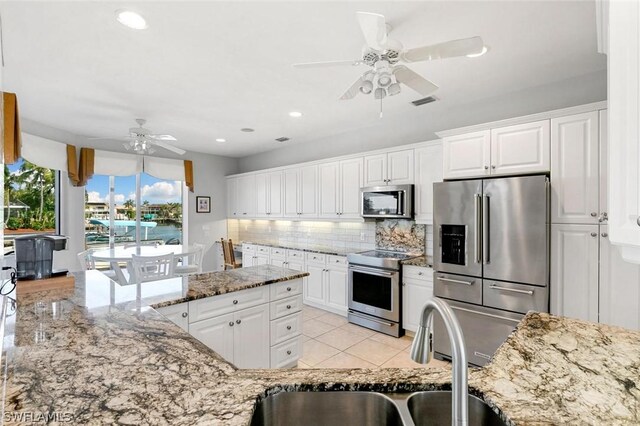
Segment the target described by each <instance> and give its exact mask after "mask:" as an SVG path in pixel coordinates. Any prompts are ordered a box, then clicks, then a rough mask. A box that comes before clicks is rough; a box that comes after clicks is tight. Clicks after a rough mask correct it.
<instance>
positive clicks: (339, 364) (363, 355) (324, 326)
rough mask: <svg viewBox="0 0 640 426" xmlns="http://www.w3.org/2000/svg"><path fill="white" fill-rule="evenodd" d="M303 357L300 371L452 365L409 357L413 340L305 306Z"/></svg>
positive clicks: (303, 311)
mask: <svg viewBox="0 0 640 426" xmlns="http://www.w3.org/2000/svg"><path fill="white" fill-rule="evenodd" d="M302 316H303V326H302V333H303V335H304V336H303V354H302V358H300V360H299V361H298V368H376V367H381V368H385V367H390V368H391V367H392V368H414V367H419V368H432V367H443V366H448V365H449V363H447V362H444V361H438V360H433V361H432V362H430V363H429V364H428V365H422V364H418V363H416V362H413V361H412V360H411V358H410V357H409V350H410V349H411V340H412V339H411V337H409V336H403V337H400V338H395V337H391V336H387V335H386V334H382V333H378V332H375V331H373V330H369V329H368V328H364V327H360V326H357V325H354V324H349V323H348V322H347V319H346V318H345V317H342V316H340V315H336V314H333V313H331V312H327V311H323V310H321V309H316V308H312V307H310V306H304V308H303V310H302Z"/></svg>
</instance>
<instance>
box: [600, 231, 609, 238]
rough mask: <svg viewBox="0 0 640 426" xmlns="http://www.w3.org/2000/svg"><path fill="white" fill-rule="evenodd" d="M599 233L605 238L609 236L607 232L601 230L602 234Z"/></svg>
mask: <svg viewBox="0 0 640 426" xmlns="http://www.w3.org/2000/svg"><path fill="white" fill-rule="evenodd" d="M600 235H602V237H603V238H607V237H608V236H609V234H607V233H606V232H603V233H602V234H600Z"/></svg>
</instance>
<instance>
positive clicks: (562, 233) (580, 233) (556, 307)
mask: <svg viewBox="0 0 640 426" xmlns="http://www.w3.org/2000/svg"><path fill="white" fill-rule="evenodd" d="M598 240H599V238H598V225H552V226H551V288H550V291H551V313H552V314H554V315H563V316H567V317H572V318H579V319H582V320H586V321H593V322H597V321H598V245H599V244H598Z"/></svg>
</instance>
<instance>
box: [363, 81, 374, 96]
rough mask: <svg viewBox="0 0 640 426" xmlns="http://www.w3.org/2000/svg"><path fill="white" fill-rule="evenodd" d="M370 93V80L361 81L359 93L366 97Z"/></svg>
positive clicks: (371, 86) (371, 88)
mask: <svg viewBox="0 0 640 426" xmlns="http://www.w3.org/2000/svg"><path fill="white" fill-rule="evenodd" d="M372 91H373V83H372V82H371V80H365V81H363V82H362V85H361V86H360V93H363V94H365V95H368V94H369V93H371V92H372Z"/></svg>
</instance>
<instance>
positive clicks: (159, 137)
mask: <svg viewBox="0 0 640 426" xmlns="http://www.w3.org/2000/svg"><path fill="white" fill-rule="evenodd" d="M147 137H148V138H149V139H153V140H156V141H177V140H178V139H176V138H175V137H173V136H171V135H147Z"/></svg>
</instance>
